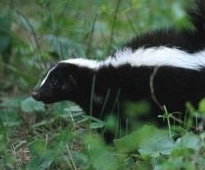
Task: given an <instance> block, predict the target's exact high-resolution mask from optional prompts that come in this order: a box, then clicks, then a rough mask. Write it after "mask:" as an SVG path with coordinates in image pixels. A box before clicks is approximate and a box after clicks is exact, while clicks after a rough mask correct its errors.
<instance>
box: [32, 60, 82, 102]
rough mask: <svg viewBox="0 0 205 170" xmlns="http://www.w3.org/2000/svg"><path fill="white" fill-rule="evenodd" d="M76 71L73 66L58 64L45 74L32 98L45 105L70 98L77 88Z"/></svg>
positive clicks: (75, 67)
mask: <svg viewBox="0 0 205 170" xmlns="http://www.w3.org/2000/svg"><path fill="white" fill-rule="evenodd" d="M76 70H77V66H75V65H73V64H68V63H58V64H57V65H56V66H54V67H52V68H51V69H50V70H49V71H48V72H47V74H46V76H45V78H44V79H43V80H42V82H41V84H40V86H39V87H38V88H37V89H36V90H35V91H34V92H33V94H32V97H33V98H34V99H35V100H37V101H42V102H44V103H47V104H49V103H54V102H59V101H62V100H67V99H70V98H72V96H73V95H74V92H75V91H76V89H77V88H78V83H77V79H76V76H75V74H76Z"/></svg>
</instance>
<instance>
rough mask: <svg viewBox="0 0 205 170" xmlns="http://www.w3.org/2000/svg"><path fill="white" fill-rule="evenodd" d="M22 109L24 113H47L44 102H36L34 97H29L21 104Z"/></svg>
mask: <svg viewBox="0 0 205 170" xmlns="http://www.w3.org/2000/svg"><path fill="white" fill-rule="evenodd" d="M21 109H22V111H24V112H34V111H38V112H43V111H45V105H44V104H43V103H42V102H37V101H35V100H34V99H33V98H32V97H28V98H27V99H25V100H24V101H22V103H21Z"/></svg>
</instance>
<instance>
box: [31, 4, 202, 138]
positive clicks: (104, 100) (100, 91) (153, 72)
mask: <svg viewBox="0 0 205 170" xmlns="http://www.w3.org/2000/svg"><path fill="white" fill-rule="evenodd" d="M187 14H188V17H189V20H190V22H191V23H192V24H193V28H194V29H192V30H189V29H184V30H180V31H176V30H175V29H173V28H170V29H166V30H163V29H161V30H157V31H153V32H148V33H146V34H143V35H141V36H137V37H135V38H134V39H132V40H131V41H130V42H128V43H127V44H125V45H124V46H123V47H122V48H120V49H119V50H117V51H116V52H115V53H114V55H112V56H109V57H108V58H107V59H105V60H103V61H96V60H88V59H68V60H63V61H60V62H58V63H57V64H56V65H55V66H54V67H52V68H51V69H50V70H48V72H47V74H46V76H45V78H44V79H43V80H42V82H41V84H40V86H39V87H38V89H36V90H35V91H34V92H33V94H32V96H33V98H34V99H35V100H37V101H42V102H44V103H47V104H49V103H54V102H59V101H63V100H70V101H73V102H75V103H77V104H78V105H79V106H81V108H82V109H83V110H84V111H85V112H86V113H87V114H91V115H92V116H94V117H96V118H100V119H106V116H108V115H109V114H110V113H111V112H112V113H113V112H114V113H115V114H116V115H117V116H119V118H120V121H121V124H122V126H123V124H124V125H125V123H126V121H127V117H126V116H125V114H124V112H126V111H125V110H124V109H123V106H124V104H125V103H126V102H139V101H147V102H149V103H150V114H149V115H150V117H149V119H155V120H158V119H159V118H157V115H159V114H161V113H162V110H161V108H162V106H166V108H167V109H168V111H169V112H182V113H184V112H185V110H186V108H185V104H186V102H187V101H190V102H191V103H192V104H193V105H197V104H198V102H199V101H200V99H202V98H203V97H205V0H193V4H192V6H191V7H190V9H189V10H187ZM106 138H107V139H106V140H110V138H112V136H109V135H108V136H107V137H106Z"/></svg>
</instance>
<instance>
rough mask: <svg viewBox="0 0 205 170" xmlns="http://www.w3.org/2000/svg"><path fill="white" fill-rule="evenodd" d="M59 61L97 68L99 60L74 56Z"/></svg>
mask: <svg viewBox="0 0 205 170" xmlns="http://www.w3.org/2000/svg"><path fill="white" fill-rule="evenodd" d="M59 63H69V64H75V65H78V66H79V67H88V68H90V69H98V68H99V62H98V61H97V60H89V59H85V58H74V59H68V60H62V61H60V62H59Z"/></svg>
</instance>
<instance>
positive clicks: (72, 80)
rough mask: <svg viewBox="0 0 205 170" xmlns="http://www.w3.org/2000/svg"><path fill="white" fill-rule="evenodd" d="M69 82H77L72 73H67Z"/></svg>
mask: <svg viewBox="0 0 205 170" xmlns="http://www.w3.org/2000/svg"><path fill="white" fill-rule="evenodd" d="M69 83H70V84H72V85H76V84H77V80H76V78H75V77H74V76H73V75H72V74H69Z"/></svg>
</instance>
